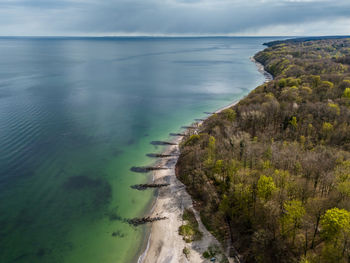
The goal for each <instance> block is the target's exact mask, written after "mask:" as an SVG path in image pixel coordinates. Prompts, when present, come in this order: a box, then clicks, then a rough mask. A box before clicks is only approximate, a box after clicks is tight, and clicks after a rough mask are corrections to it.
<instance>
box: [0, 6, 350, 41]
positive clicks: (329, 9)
mask: <svg viewBox="0 0 350 263" xmlns="http://www.w3.org/2000/svg"><path fill="white" fill-rule="evenodd" d="M337 19H350V1H344V0H340V1H328V0H323V1H322V0H317V1H316V0H251V1H249V2H248V1H244V0H12V1H9V0H8V1H4V0H3V1H1V2H0V35H9V34H10V35H23V34H25V35H41V34H45V35H57V34H58V35H62V34H66V35H73V34H80V35H94V34H114V33H142V34H239V33H240V32H249V31H251V32H254V31H257V30H261V29H263V28H264V27H267V26H285V27H286V28H288V26H289V27H293V25H295V24H298V25H300V24H305V28H306V30H305V34H312V32H308V31H307V24H308V23H318V22H320V23H321V22H327V21H334V20H337ZM339 26H341V25H339ZM344 31H346V29H345V30H344ZM281 34H288V32H281ZM325 34H327V33H326V32H325ZM344 34H349V32H344Z"/></svg>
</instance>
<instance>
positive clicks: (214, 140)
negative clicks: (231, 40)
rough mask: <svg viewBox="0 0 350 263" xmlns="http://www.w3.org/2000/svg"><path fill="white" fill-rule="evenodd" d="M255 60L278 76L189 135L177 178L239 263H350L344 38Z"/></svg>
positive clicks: (348, 76)
mask: <svg viewBox="0 0 350 263" xmlns="http://www.w3.org/2000/svg"><path fill="white" fill-rule="evenodd" d="M254 58H255V60H256V61H258V62H260V63H262V64H263V65H264V67H265V70H266V71H268V72H270V73H271V74H272V75H273V76H274V79H273V80H272V81H270V82H268V83H264V84H263V85H261V86H259V87H257V88H256V89H255V90H253V91H252V92H251V93H250V94H249V95H248V96H246V97H245V98H244V99H242V100H241V101H240V102H239V103H237V104H236V105H235V106H233V107H231V108H229V109H226V110H223V111H221V112H220V113H218V114H213V115H212V116H210V117H209V118H208V119H206V120H205V121H204V122H203V123H202V124H201V125H200V126H199V127H198V128H197V129H192V130H190V131H189V132H188V135H186V136H185V138H184V140H183V141H182V143H181V146H180V148H181V154H180V157H179V160H178V162H177V165H176V174H177V177H178V178H179V179H180V180H181V181H182V182H183V183H184V184H185V185H186V188H187V191H188V192H189V193H190V194H191V196H192V198H193V200H194V203H195V208H196V209H197V210H198V211H199V212H200V215H201V219H202V221H203V223H204V224H205V226H206V227H207V228H208V230H209V231H210V232H211V233H212V234H214V236H215V237H216V238H217V239H218V240H219V241H220V242H221V243H222V244H223V246H224V247H225V248H228V249H230V253H231V254H232V255H239V258H240V260H241V262H286V263H287V262H288V263H289V262H300V263H301V262H302V263H306V262H310V263H311V262H312V263H313V262H327V263H332V262H350V38H339V39H335V38H334V39H333V38H332V39H321V40H319V39H316V40H307V41H284V42H283V41H282V42H281V41H279V42H276V43H271V44H270V45H268V47H267V48H266V49H265V50H263V51H261V52H259V53H257V54H256V55H255V57H254Z"/></svg>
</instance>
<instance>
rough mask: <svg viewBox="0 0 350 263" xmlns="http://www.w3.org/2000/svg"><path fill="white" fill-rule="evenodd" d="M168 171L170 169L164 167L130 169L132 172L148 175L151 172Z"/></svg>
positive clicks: (135, 167) (136, 167)
mask: <svg viewBox="0 0 350 263" xmlns="http://www.w3.org/2000/svg"><path fill="white" fill-rule="evenodd" d="M167 169H170V168H168V167H163V166H133V167H131V168H130V171H132V172H135V173H148V172H150V171H157V170H167Z"/></svg>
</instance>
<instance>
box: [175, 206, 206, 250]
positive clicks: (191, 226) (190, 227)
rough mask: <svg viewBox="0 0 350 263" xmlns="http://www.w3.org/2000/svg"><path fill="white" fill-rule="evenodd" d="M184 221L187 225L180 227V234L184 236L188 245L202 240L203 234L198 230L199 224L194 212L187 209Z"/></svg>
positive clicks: (183, 217) (183, 216)
mask: <svg viewBox="0 0 350 263" xmlns="http://www.w3.org/2000/svg"><path fill="white" fill-rule="evenodd" d="M182 219H183V220H184V221H185V224H183V225H182V226H180V227H179V234H180V235H181V236H183V239H184V240H185V241H186V243H190V242H192V241H196V240H201V239H202V236H203V234H202V232H201V231H199V229H198V222H197V219H196V217H195V215H194V213H193V211H192V210H190V209H185V211H184V213H183V215H182Z"/></svg>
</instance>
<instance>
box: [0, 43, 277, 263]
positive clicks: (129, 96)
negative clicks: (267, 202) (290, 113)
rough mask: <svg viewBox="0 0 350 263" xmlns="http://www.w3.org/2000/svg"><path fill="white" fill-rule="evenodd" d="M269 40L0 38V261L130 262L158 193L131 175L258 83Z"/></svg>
mask: <svg viewBox="0 0 350 263" xmlns="http://www.w3.org/2000/svg"><path fill="white" fill-rule="evenodd" d="M268 40H271V39H267V38H108V39H103V38H100V39H99V38H89V39H84V38H81V39H69V38H51V39H42V38H38V39H23V38H22V39H21V38H0V58H1V59H0V200H1V202H0V251H1V253H0V262H4V263H7V262H26V263H28V262H39V263H41V262H52V263H55V262H69V263H71V262H72V263H74V262H79V263H81V262H85V263H89V262H91V263H95V262H105V263H109V262H114V263H116V262H134V261H135V259H136V258H137V255H138V254H139V253H140V248H141V245H142V244H143V242H144V240H145V238H147V236H146V232H147V231H146V229H145V227H138V228H133V227H130V226H129V225H128V224H126V223H125V219H126V218H132V217H136V216H142V215H143V214H145V213H146V212H147V210H148V209H149V206H150V203H151V201H152V199H153V196H154V193H153V191H136V190H133V189H131V188H130V186H131V185H133V184H137V183H144V182H146V181H149V180H150V179H151V178H150V175H147V174H137V173H133V172H131V171H130V167H131V166H135V165H137V166H139V165H148V164H151V163H152V162H154V159H151V158H148V157H146V156H145V154H147V153H150V152H160V151H162V148H161V147H159V146H158V147H156V146H153V145H151V144H150V143H149V142H150V141H152V140H168V139H169V136H168V134H169V133H170V132H178V131H180V127H181V126H182V125H188V124H190V123H191V122H193V120H194V119H195V118H203V117H205V114H204V113H203V112H204V111H214V110H216V109H218V108H220V107H222V106H225V105H227V104H229V103H231V102H232V101H234V100H237V99H239V98H241V97H242V96H244V95H246V94H247V93H248V92H249V91H250V90H251V89H253V88H255V87H256V86H257V85H259V84H260V83H262V82H263V76H262V75H261V74H260V73H259V72H258V71H257V69H256V66H255V65H254V64H253V63H252V62H251V61H250V60H249V57H250V56H252V55H254V53H256V52H257V51H259V50H261V49H262V48H263V46H262V45H261V44H262V43H263V42H266V41H268ZM113 232H114V233H115V235H114V236H112V233H113Z"/></svg>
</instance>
